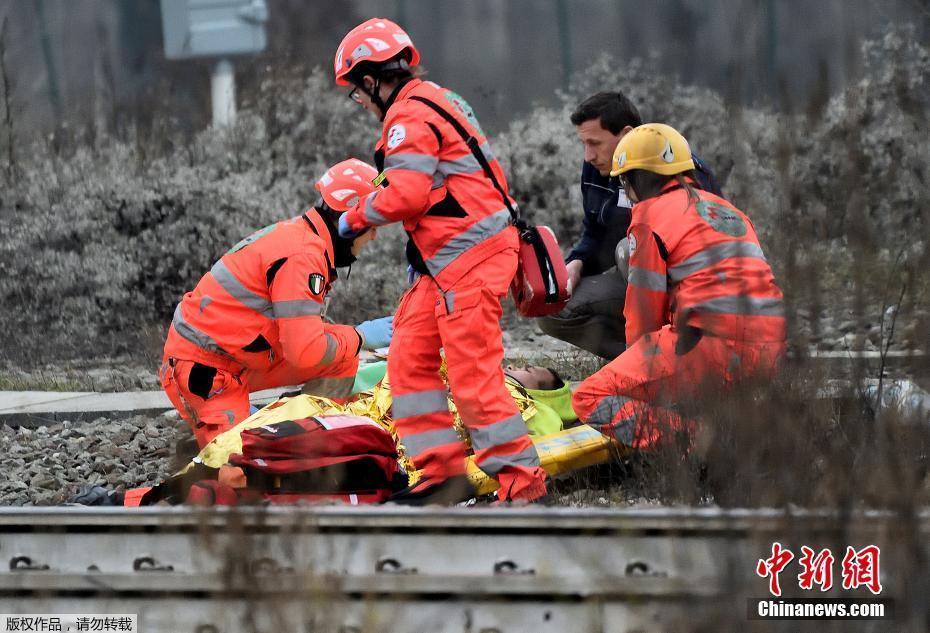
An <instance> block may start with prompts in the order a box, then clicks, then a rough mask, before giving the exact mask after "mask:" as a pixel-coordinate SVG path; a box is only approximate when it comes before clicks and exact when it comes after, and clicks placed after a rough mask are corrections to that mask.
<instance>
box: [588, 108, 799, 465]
mask: <svg viewBox="0 0 930 633" xmlns="http://www.w3.org/2000/svg"><path fill="white" fill-rule="evenodd" d="M610 173H611V175H612V176H619V177H620V180H621V184H622V185H623V187H624V189H625V190H626V194H627V195H628V196H629V198H630V200H632V201H633V202H634V206H633V212H632V221H631V224H630V229H629V231H628V233H627V236H628V239H629V244H630V255H629V273H628V274H629V285H628V287H627V294H626V301H625V307H624V317H625V319H626V340H627V345H628V347H627V349H626V351H624V352H623V353H622V354H621V355H620V356H619V357H617V358H616V359H615V360H613V361H612V362H611V363H609V364H608V365H606V366H605V367H604V368H602V369H601V370H600V371H598V372H597V373H595V374H594V375H592V376H591V377H589V378H588V379H586V380H585V381H584V382H582V383H581V385H580V386H579V387H578V389H577V390H576V392H575V395H574V397H573V404H574V407H575V410H576V411H577V413H578V415H579V417H580V418H581V419H582V420H583V421H584V422H586V423H588V424H590V425H592V426H595V427H599V428H600V430H601V431H602V432H603V433H605V434H606V435H608V436H610V437H613V438H615V439H617V440H618V441H619V442H620V443H621V444H624V445H626V446H629V447H632V448H636V449H644V450H648V449H652V448H655V447H656V446H658V445H660V444H662V443H664V442H666V441H668V439H669V435H670V433H672V432H674V431H675V430H678V429H688V428H690V426H691V424H690V423H689V421H688V420H685V419H683V418H682V417H681V416H680V415H679V414H678V413H676V412H675V411H674V410H673V409H674V408H673V407H672V406H671V405H674V404H676V403H678V402H681V401H683V400H687V399H692V398H694V397H696V396H697V395H699V393H704V394H705V395H719V394H708V390H711V391H713V390H718V391H719V392H721V393H722V392H724V391H725V389H726V387H727V386H729V385H731V384H732V383H733V382H734V381H736V380H737V379H740V378H745V377H748V376H758V375H768V374H770V373H771V372H772V371H773V370H774V368H775V367H776V366H777V364H778V362H779V360H780V359H781V358H782V356H783V354H784V351H785V318H784V306H783V303H782V293H781V291H780V290H779V288H778V286H777V285H776V284H775V279H774V277H773V275H772V270H771V268H770V267H769V264H768V262H767V261H766V258H765V255H764V253H763V251H762V247H761V246H760V244H759V240H758V237H757V236H756V231H755V228H754V227H753V224H752V221H751V220H750V219H749V218H748V217H747V216H746V215H745V214H744V213H743V212H742V211H740V210H739V209H737V208H736V207H735V206H733V204H731V203H730V202H728V201H727V200H725V199H724V198H722V197H720V196H717V195H714V194H712V193H709V192H707V191H703V190H701V189H699V188H698V187H697V186H696V183H697V180H696V177H695V174H694V162H693V160H692V158H691V150H690V147H689V145H688V141H687V140H686V139H685V138H684V137H683V136H682V135H681V134H680V133H679V132H678V131H676V130H675V129H674V128H672V127H670V126H668V125H664V124H661V123H647V124H644V125H641V126H639V127H636V128H634V129H633V130H632V131H630V132H629V133H627V134H626V135H625V136H624V137H623V138H622V139H621V140H620V142H619V143H618V144H617V147H616V150H615V152H614V159H613V168H612V170H611V172H610Z"/></svg>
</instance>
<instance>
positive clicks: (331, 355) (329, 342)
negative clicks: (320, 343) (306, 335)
mask: <svg viewBox="0 0 930 633" xmlns="http://www.w3.org/2000/svg"><path fill="white" fill-rule="evenodd" d="M323 336H325V337H326V351H325V352H323V358H321V359H320V362H319V363H317V367H322V366H324V365H329V364H330V363H332V362H333V361H334V360H336V350H338V349H339V341H337V340H336V337H335V336H333V335H332V334H330V333H329V332H327V333H326V334H324V335H323Z"/></svg>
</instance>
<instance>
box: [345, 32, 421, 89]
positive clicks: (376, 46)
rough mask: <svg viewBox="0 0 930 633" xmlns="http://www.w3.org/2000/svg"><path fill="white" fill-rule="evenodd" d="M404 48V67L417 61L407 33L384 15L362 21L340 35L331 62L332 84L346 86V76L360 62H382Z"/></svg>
mask: <svg viewBox="0 0 930 633" xmlns="http://www.w3.org/2000/svg"><path fill="white" fill-rule="evenodd" d="M404 51H409V54H408V55H409V56H408V58H407V60H406V64H407V65H408V66H416V65H417V64H419V63H420V53H419V51H417V48H416V46H414V45H413V42H412V41H411V40H410V36H409V35H407V32H406V31H405V30H404V29H402V28H400V27H399V26H397V24H395V23H394V22H391V21H390V20H387V19H385V18H372V19H370V20H368V21H366V22H362V23H361V24H359V25H358V26H356V27H355V28H354V29H352V30H351V31H349V33H348V34H347V35H346V36H345V37H344V38H342V43H341V44H339V48H337V49H336V59H335V60H334V62H333V67H334V70H335V73H336V83H337V84H339V85H340V86H348V85H349V81H348V80H347V79H346V76H347V75H348V74H349V73H350V72H352V69H354V68H355V67H356V66H357V65H358V64H360V63H361V62H374V63H379V62H386V61H388V60H390V59H393V58H394V57H397V55H399V54H400V53H402V52H404ZM398 67H403V66H398Z"/></svg>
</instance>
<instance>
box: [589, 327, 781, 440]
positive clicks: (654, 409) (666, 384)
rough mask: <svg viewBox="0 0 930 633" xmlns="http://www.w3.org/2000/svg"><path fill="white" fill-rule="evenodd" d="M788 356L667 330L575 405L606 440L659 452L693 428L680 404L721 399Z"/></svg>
mask: <svg viewBox="0 0 930 633" xmlns="http://www.w3.org/2000/svg"><path fill="white" fill-rule="evenodd" d="M784 352H785V344H784V342H780V341H775V342H746V341H734V340H730V339H724V338H717V337H714V336H709V335H706V334H704V335H702V334H701V333H700V332H699V331H695V330H689V331H688V332H687V333H685V334H684V335H683V334H682V333H681V332H679V331H677V330H674V329H673V328H672V326H670V325H666V326H665V327H663V328H662V329H660V330H658V331H656V332H650V333H649V334H645V335H643V336H642V337H640V338H639V340H637V341H636V342H635V343H634V344H633V345H631V346H630V347H629V348H628V349H627V350H626V351H625V352H623V353H622V354H620V356H618V357H617V358H615V359H614V360H613V361H611V362H610V363H609V364H607V365H606V366H605V367H603V368H602V369H601V370H600V371H598V372H597V373H595V374H594V375H592V376H590V377H589V378H588V379H587V380H585V381H584V382H582V383H581V385H580V386H579V387H578V389H577V390H576V391H575V394H574V396H573V397H572V404H573V406H574V409H575V411H576V412H577V413H578V417H579V418H580V419H581V420H582V421H584V422H585V423H587V424H589V425H591V426H593V427H595V428H598V429H600V431H601V432H602V433H604V434H605V435H607V436H608V437H612V438H615V439H616V440H617V441H619V442H620V443H621V444H623V445H625V446H629V447H631V448H635V449H640V450H650V449H655V448H657V447H658V446H660V445H661V444H663V443H664V442H667V441H670V440H671V439H672V436H673V435H674V434H675V433H677V432H678V431H686V432H687V431H690V430H691V429H692V427H693V422H692V421H691V420H687V419H683V418H682V417H681V416H680V415H679V414H678V413H677V412H676V411H675V407H676V405H677V404H679V403H681V402H685V401H688V400H692V399H700V398H708V397H716V396H721V395H724V394H725V393H726V391H727V389H729V388H730V387H731V386H732V385H733V383H735V382H736V381H737V380H739V379H742V378H749V377H760V376H771V375H772V374H774V372H775V369H776V368H777V365H778V364H779V362H780V359H781V358H782V356H783V355H784Z"/></svg>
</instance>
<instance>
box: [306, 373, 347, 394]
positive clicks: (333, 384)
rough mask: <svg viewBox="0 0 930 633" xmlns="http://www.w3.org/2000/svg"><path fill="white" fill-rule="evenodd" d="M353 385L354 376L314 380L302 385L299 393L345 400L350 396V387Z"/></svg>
mask: <svg viewBox="0 0 930 633" xmlns="http://www.w3.org/2000/svg"><path fill="white" fill-rule="evenodd" d="M354 384H355V376H347V377H344V378H329V377H325V376H324V377H322V378H314V379H313V380H309V381H307V382H306V383H304V387H303V389H302V390H301V391H303V393H306V394H310V395H313V396H322V397H324V398H345V397H347V396H349V395H351V394H352V386H353V385H354Z"/></svg>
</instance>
